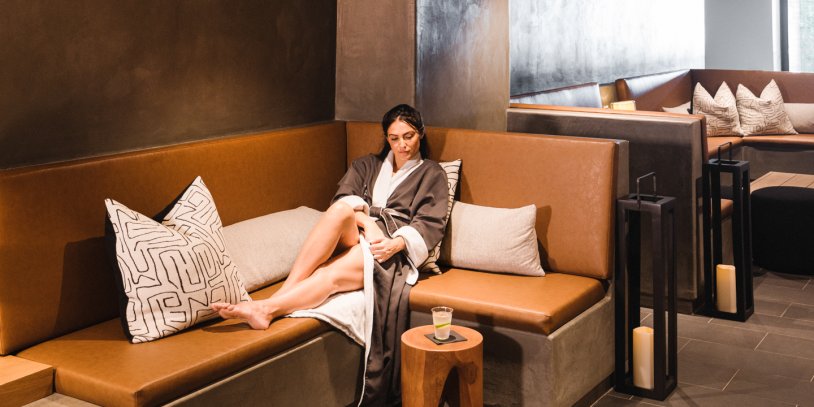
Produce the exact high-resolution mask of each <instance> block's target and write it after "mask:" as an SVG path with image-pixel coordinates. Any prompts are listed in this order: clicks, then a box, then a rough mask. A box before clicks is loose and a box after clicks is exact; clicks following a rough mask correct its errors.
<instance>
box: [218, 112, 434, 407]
mask: <svg viewBox="0 0 814 407" xmlns="http://www.w3.org/2000/svg"><path fill="white" fill-rule="evenodd" d="M382 130H383V132H384V138H385V142H384V146H383V148H382V150H381V152H380V153H379V154H378V155H368V156H365V157H361V158H359V159H356V160H354V161H353V163H352V164H351V167H350V169H348V172H347V173H346V174H345V176H344V177H343V178H342V180H340V181H339V189H338V191H337V193H336V195H335V196H334V199H333V203H332V204H331V206H330V207H329V208H328V210H327V211H326V212H325V214H324V215H323V216H322V218H321V219H320V220H319V222H317V224H316V225H315V226H314V228H313V229H312V230H311V232H310V233H309V235H308V237H307V238H306V240H305V242H304V244H303V246H302V249H301V250H300V253H299V254H298V256H297V259H296V260H295V261H294V265H293V266H292V268H291V272H290V273H289V276H288V278H287V279H286V281H285V282H284V283H283V285H282V287H281V288H280V289H279V290H278V291H277V292H276V293H275V294H274V295H272V296H271V297H270V298H268V299H265V300H259V301H252V302H243V303H239V304H226V303H216V304H213V305H212V308H213V309H214V310H215V311H217V312H218V313H220V315H221V316H222V317H223V318H240V319H245V320H246V321H247V322H248V323H249V325H250V326H251V327H252V328H254V329H266V328H267V327H268V326H269V324H270V323H271V321H272V320H274V319H275V318H278V317H280V316H283V315H286V314H289V313H291V312H293V311H296V310H301V309H307V308H313V307H316V306H318V305H320V304H322V303H323V302H324V301H325V300H326V299H327V298H328V297H329V296H331V295H333V294H335V293H339V292H345V291H352V290H358V289H360V288H362V287H363V272H364V266H365V264H364V258H365V256H364V254H363V252H362V250H364V249H363V247H366V246H367V245H365V244H363V243H362V241H361V239H364V241H366V242H367V243H369V250H370V253H371V254H372V258H373V260H375V263H374V264H373V267H374V274H373V282H374V284H373V285H374V289H375V297H376V300H375V303H374V307H373V332H372V334H371V336H370V338H371V343H369V344H367V346H369V347H370V356H369V357H368V361H367V362H368V365H367V369H366V378H365V379H366V385H365V390H364V394H363V398H362V401H363V404H375V405H382V404H390V402H396V401H397V399H398V398H399V397H400V391H399V383H398V370H399V362H400V361H399V359H400V355H399V347H400V346H399V344H398V342H397V341H398V338H399V337H400V335H401V332H403V331H405V330H406V328H407V326H408V321H407V317H408V303H407V300H408V296H409V287H410V285H412V284H415V282H416V280H417V278H418V270H417V267H419V266H420V265H421V264H422V263H423V262H424V260H425V259H426V258H427V255H428V252H429V249H430V248H433V247H435V245H436V244H437V243H438V242H439V241H440V240H441V238H442V237H443V233H444V228H445V226H446V213H447V205H448V204H447V200H448V197H449V195H448V194H449V193H448V187H447V178H446V173H445V172H444V170H443V169H442V168H441V166H440V165H439V164H438V163H437V162H435V161H431V160H429V159H427V150H428V148H427V141H426V138H425V132H424V124H423V122H422V120H421V115H420V113H419V112H418V111H417V110H415V109H414V108H412V107H411V106H408V105H398V106H396V107H394V108H393V109H391V110H390V111H388V112H387V113H386V114H385V115H384V118H383V119H382Z"/></svg>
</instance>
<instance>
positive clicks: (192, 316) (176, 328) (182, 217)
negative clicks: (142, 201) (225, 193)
mask: <svg viewBox="0 0 814 407" xmlns="http://www.w3.org/2000/svg"><path fill="white" fill-rule="evenodd" d="M105 205H106V206H107V216H108V228H107V229H108V231H109V234H108V239H110V240H109V245H108V250H109V252H110V253H109V257H111V258H112V259H116V261H115V264H114V266H115V267H116V269H117V272H118V273H119V274H118V276H117V282H118V283H119V290H121V294H122V299H121V310H120V315H121V318H122V326H123V327H124V328H125V334H126V335H127V337H128V339H130V341H131V342H133V343H141V342H148V341H152V340H156V339H159V338H163V337H165V336H169V335H172V334H175V333H177V332H180V331H182V330H184V329H187V328H189V327H191V326H193V325H195V324H197V323H199V322H202V321H206V320H209V319H212V318H215V317H217V316H218V314H217V313H216V312H214V311H213V310H212V309H211V308H210V307H209V305H210V304H211V303H213V302H229V303H232V304H235V303H238V302H241V301H251V298H250V297H249V294H248V293H247V292H246V290H245V288H244V287H243V283H242V281H241V280H240V276H239V275H238V272H237V268H236V267H235V264H234V262H232V260H231V256H230V255H229V253H228V252H227V251H226V247H225V245H224V242H223V234H222V231H221V229H222V224H221V221H220V216H219V215H218V210H217V208H215V201H214V199H212V194H211V193H210V192H209V189H207V188H206V185H204V183H203V180H201V177H197V178H196V179H195V181H193V182H192V184H190V185H189V187H188V188H187V189H186V190H185V191H184V192H183V194H182V195H181V197H180V198H178V200H177V201H176V202H174V204H173V205H172V209H170V211H169V212H168V213H167V214H166V216H164V218H163V220H162V223H158V222H156V221H154V220H153V219H150V218H149V217H147V216H144V215H142V214H140V213H138V212H136V211H134V210H132V209H129V208H128V207H126V206H124V205H122V204H120V203H118V202H116V201H114V200H112V199H106V200H105Z"/></svg>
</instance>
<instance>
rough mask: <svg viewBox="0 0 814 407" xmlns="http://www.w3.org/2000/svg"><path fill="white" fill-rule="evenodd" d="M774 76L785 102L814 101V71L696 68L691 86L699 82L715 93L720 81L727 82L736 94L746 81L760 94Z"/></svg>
mask: <svg viewBox="0 0 814 407" xmlns="http://www.w3.org/2000/svg"><path fill="white" fill-rule="evenodd" d="M772 79H774V81H775V82H776V83H777V87H778V88H780V93H781V94H782V95H783V101H784V102H788V103H814V73H808V72H777V71H744V70H735V69H693V70H692V87H693V88H694V87H695V84H696V83H699V82H700V83H701V86H703V87H704V89H706V90H707V92H709V93H710V95H713V96H715V92H716V91H717V90H718V87H720V86H721V82H724V81H726V84H727V85H729V89H731V90H732V93H733V94H735V93H736V92H737V89H738V84H743V86H746V87H747V88H748V89H749V90H750V91H752V93H753V94H755V96H760V92H762V91H763V88H765V87H766V85H768V84H769V82H770V81H771V80H772Z"/></svg>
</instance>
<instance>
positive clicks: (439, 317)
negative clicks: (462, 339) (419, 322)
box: [432, 307, 452, 341]
mask: <svg viewBox="0 0 814 407" xmlns="http://www.w3.org/2000/svg"><path fill="white" fill-rule="evenodd" d="M432 324H433V327H435V339H438V340H439V341H445V340H447V339H449V328H450V326H451V325H452V308H450V307H434V308H433V309H432Z"/></svg>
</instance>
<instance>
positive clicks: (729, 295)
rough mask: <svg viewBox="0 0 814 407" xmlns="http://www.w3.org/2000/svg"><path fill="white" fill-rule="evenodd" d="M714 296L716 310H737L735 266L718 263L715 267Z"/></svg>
mask: <svg viewBox="0 0 814 407" xmlns="http://www.w3.org/2000/svg"><path fill="white" fill-rule="evenodd" d="M715 282H716V284H715V285H716V291H715V292H716V296H715V297H716V298H715V306H716V307H717V308H718V311H723V312H738V302H737V296H736V293H737V290H736V289H735V266H730V265H728V264H719V265H718V266H717V267H716V268H715Z"/></svg>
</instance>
